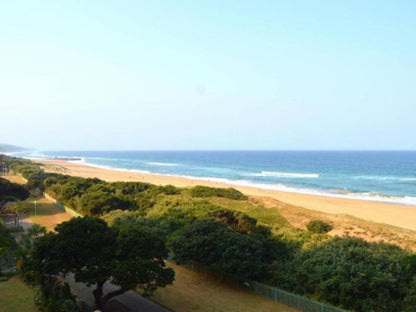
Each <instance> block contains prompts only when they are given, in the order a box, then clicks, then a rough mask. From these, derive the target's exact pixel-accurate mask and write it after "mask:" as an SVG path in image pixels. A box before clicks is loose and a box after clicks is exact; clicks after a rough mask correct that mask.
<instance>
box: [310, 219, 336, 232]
mask: <svg viewBox="0 0 416 312" xmlns="http://www.w3.org/2000/svg"><path fill="white" fill-rule="evenodd" d="M306 228H307V229H308V231H309V232H312V233H317V234H325V233H328V232H329V231H331V230H332V225H331V224H329V223H327V222H324V221H322V220H314V221H310V222H309V223H308V224H307V225H306Z"/></svg>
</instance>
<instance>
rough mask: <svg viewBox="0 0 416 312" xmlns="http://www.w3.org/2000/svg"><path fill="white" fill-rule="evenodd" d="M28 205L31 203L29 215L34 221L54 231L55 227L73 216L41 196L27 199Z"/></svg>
mask: <svg viewBox="0 0 416 312" xmlns="http://www.w3.org/2000/svg"><path fill="white" fill-rule="evenodd" d="M35 200H36V215H35V204H34V202H35ZM25 203H26V204H27V205H30V207H31V208H30V213H29V217H30V220H31V221H32V222H33V223H37V224H40V225H43V226H44V227H46V229H47V230H48V231H53V230H54V229H55V227H56V226H57V225H58V224H60V223H62V222H64V221H68V220H70V219H71V218H72V215H70V214H69V213H66V212H65V211H62V210H61V209H59V208H58V207H57V206H56V205H55V204H53V203H52V202H51V201H50V200H48V199H46V198H44V197H39V198H36V199H34V198H30V199H28V200H26V201H25Z"/></svg>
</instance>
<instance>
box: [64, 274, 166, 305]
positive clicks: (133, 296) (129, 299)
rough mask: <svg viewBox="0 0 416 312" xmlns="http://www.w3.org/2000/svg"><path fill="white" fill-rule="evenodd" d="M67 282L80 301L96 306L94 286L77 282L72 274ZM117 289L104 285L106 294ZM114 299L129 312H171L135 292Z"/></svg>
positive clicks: (107, 284)
mask: <svg viewBox="0 0 416 312" xmlns="http://www.w3.org/2000/svg"><path fill="white" fill-rule="evenodd" d="M65 281H66V282H67V283H68V284H69V286H70V287H71V290H72V292H73V293H74V295H76V296H77V298H78V299H80V300H82V301H84V302H85V303H87V304H88V305H90V306H94V296H93V294H92V291H93V289H94V287H93V286H92V287H88V286H87V285H85V284H83V283H77V282H75V280H74V277H73V275H72V274H68V275H67V277H66V278H65ZM117 289H118V287H117V286H115V285H112V284H110V283H105V284H104V294H107V293H108V292H110V291H113V290H117ZM113 299H115V300H117V301H118V302H120V303H121V304H122V305H123V306H124V307H125V308H127V311H132V312H133V311H143V312H171V310H168V309H167V308H164V307H162V306H160V305H158V304H156V303H154V302H152V301H150V300H147V299H145V298H143V297H142V296H140V295H139V294H138V293H136V292H134V291H128V292H126V293H124V294H122V295H119V296H117V297H114V298H113Z"/></svg>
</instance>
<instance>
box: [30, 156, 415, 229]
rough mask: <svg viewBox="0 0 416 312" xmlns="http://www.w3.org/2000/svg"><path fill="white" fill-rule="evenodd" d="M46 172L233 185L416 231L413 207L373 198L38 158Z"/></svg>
mask: <svg viewBox="0 0 416 312" xmlns="http://www.w3.org/2000/svg"><path fill="white" fill-rule="evenodd" d="M36 162H39V163H42V164H44V165H45V168H46V170H47V171H50V172H59V173H63V174H69V175H73V176H80V177H84V178H92V177H96V178H99V179H102V180H105V181H109V182H114V181H140V182H148V183H152V184H156V185H166V184H172V185H175V186H178V187H190V186H195V185H206V186H213V187H234V188H236V189H238V190H240V191H241V192H243V193H244V194H246V195H250V196H262V197H271V198H274V199H277V200H279V201H281V202H284V203H287V204H291V205H295V206H300V207H303V208H306V209H311V210H315V211H321V212H325V213H330V214H346V215H351V216H354V217H357V218H361V219H365V220H370V221H374V222H378V223H385V224H389V225H393V226H398V227H401V228H405V229H410V230H416V207H414V206H404V205H397V204H390V203H383V202H376V201H366V200H358V199H346V198H338V197H330V196H320V195H309V194H301V193H291V192H283V191H275V190H265V189H260V188H254V187H247V186H238V185H232V186H231V185H229V184H223V183H217V182H209V181H201V180H194V179H187V178H182V177H173V176H164V175H157V174H147V173H135V172H129V171H118V170H110V169H103V168H97V167H92V166H87V165H84V164H78V163H73V162H68V161H63V160H37V161H36Z"/></svg>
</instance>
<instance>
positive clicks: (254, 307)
mask: <svg viewBox="0 0 416 312" xmlns="http://www.w3.org/2000/svg"><path fill="white" fill-rule="evenodd" d="M169 266H170V267H171V268H173V269H174V270H175V273H176V275H175V281H174V283H173V285H172V286H168V287H166V288H160V289H158V290H157V291H156V292H155V294H154V296H153V297H152V300H154V301H156V302H158V303H160V304H162V305H164V306H166V307H168V308H170V309H172V310H174V311H181V312H190V311H201V312H202V311H204V312H205V311H206V312H210V311H212V312H214V311H215V312H221V311H223V312H251V311H256V312H266V311H267V312H269V311H274V312H296V311H298V310H296V309H293V308H290V307H287V306H285V305H282V304H278V303H276V302H274V301H272V300H269V299H266V298H263V297H260V296H257V295H255V294H253V293H251V292H249V291H246V290H244V289H242V288H239V287H234V286H230V285H227V284H225V283H223V282H221V281H220V280H218V279H216V278H214V277H212V276H207V275H204V274H200V273H196V272H193V271H190V270H188V269H185V268H183V267H181V266H177V265H175V264H173V263H171V262H169Z"/></svg>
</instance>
